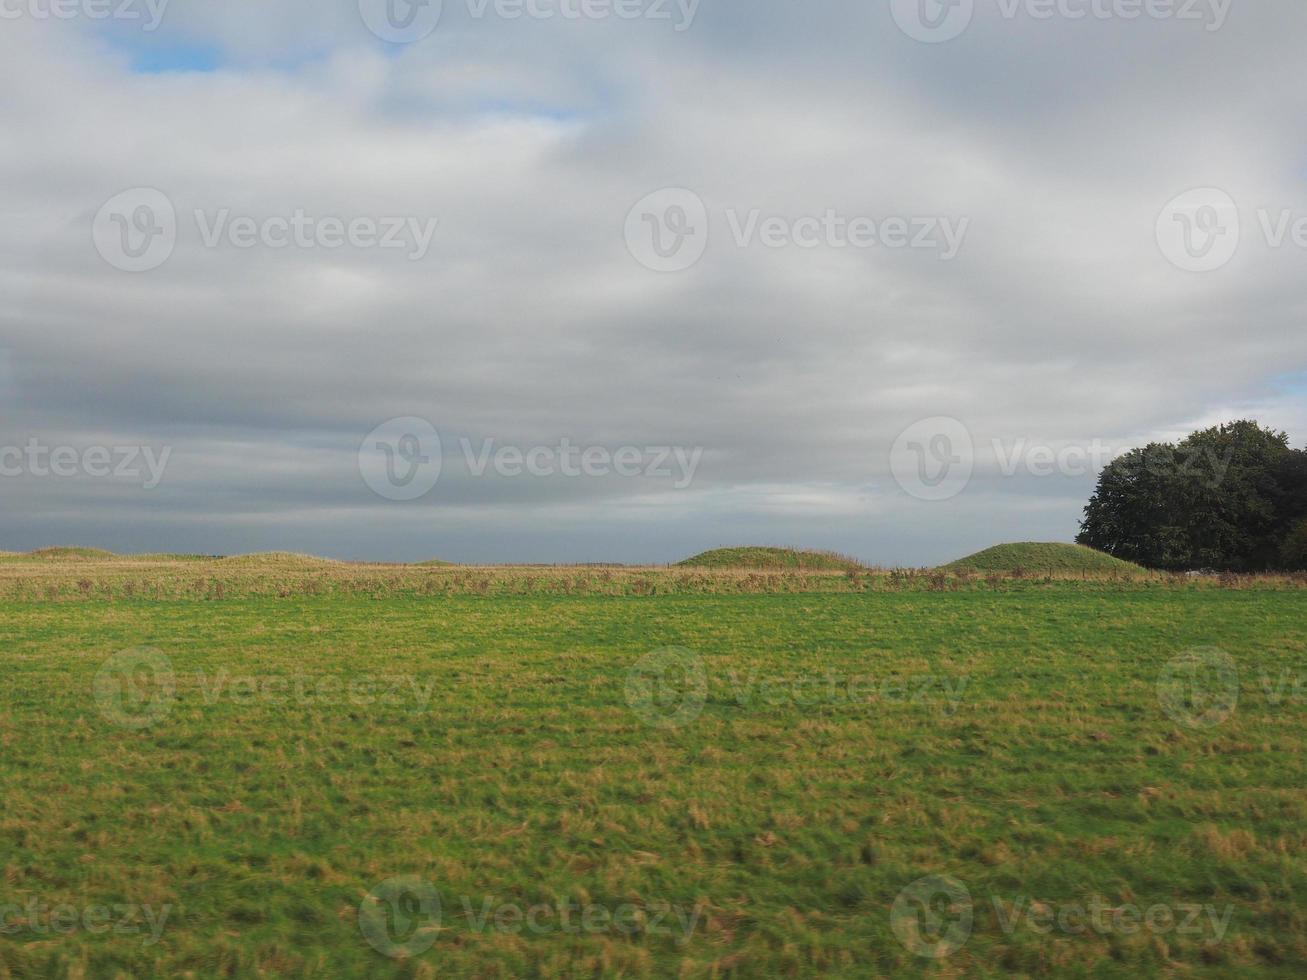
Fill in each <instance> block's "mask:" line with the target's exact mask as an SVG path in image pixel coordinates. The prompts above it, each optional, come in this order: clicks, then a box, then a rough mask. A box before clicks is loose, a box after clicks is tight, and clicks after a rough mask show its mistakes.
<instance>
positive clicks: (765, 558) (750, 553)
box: [677, 548, 863, 572]
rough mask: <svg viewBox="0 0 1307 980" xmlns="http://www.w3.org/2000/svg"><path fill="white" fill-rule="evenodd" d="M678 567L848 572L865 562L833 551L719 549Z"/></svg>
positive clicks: (684, 562)
mask: <svg viewBox="0 0 1307 980" xmlns="http://www.w3.org/2000/svg"><path fill="white" fill-rule="evenodd" d="M677 567H678V568H801V569H806V570H812V571H832V572H845V571H848V570H849V569H854V568H862V567H863V566H862V563H861V562H859V561H857V560H856V559H854V558H849V557H847V556H845V555H837V554H835V553H834V552H831V551H801V550H799V549H797V548H715V549H713V550H712V551H705V552H703V553H702V554H698V555H695V556H694V557H693V558H687V559H685V561H683V562H678V563H677Z"/></svg>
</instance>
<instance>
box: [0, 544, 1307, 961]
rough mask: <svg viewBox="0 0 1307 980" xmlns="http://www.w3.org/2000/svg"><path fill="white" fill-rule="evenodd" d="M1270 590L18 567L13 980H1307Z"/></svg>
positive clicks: (153, 565) (898, 579)
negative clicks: (834, 979) (452, 979)
mask: <svg viewBox="0 0 1307 980" xmlns="http://www.w3.org/2000/svg"><path fill="white" fill-rule="evenodd" d="M1305 613H1307V592H1305V591H1304V590H1303V582H1302V581H1299V580H1294V579H1288V578H1279V579H1276V578H1261V579H1253V578H1248V579H1235V578H1227V579H1210V580H1209V579H1184V578H1180V577H1175V576H1161V575H1149V574H1143V573H1131V574H1129V575H1125V574H1120V575H1117V574H1105V575H1100V576H1097V577H1091V576H1089V575H1088V574H1085V573H1081V574H1071V573H1067V574H1055V573H1051V572H1050V573H1046V574H1034V575H1032V574H1031V573H1029V572H1027V571H1024V570H1023V571H1021V572H1019V573H1006V574H1002V573H990V574H981V573H974V572H971V571H969V570H966V569H961V570H957V571H948V572H945V571H937V572H878V571H865V570H858V569H848V570H844V571H821V570H809V569H797V570H784V569H778V570H770V571H769V570H758V569H729V568H707V569H696V568H673V569H577V568H572V569H568V568H558V569H534V568H533V569H504V568H498V569H495V568H487V569H470V568H462V567H447V566H438V565H437V566H424V567H417V566H381V565H347V564H344V563H334V562H325V561H318V560H313V559H304V558H298V557H295V556H258V557H254V558H248V559H205V558H185V559H178V558H172V557H168V556H154V557H148V558H141V559H119V558H114V557H112V556H109V557H105V556H103V555H80V556H70V555H64V556H59V555H56V556H53V557H49V558H45V559H33V558H19V557H13V558H4V559H0V622H3V623H4V632H5V638H6V642H5V645H4V658H5V681H4V684H3V686H2V687H0V690H3V699H2V700H0V787H2V788H3V801H4V803H3V812H0V867H2V868H3V876H2V878H0V917H2V918H0V977H61V976H67V977H116V976H123V977H148V976H161V977H162V976H169V977H172V976H192V977H213V976H268V977H274V976H275V977H307V976H321V977H328V976H330V977H338V976H377V977H438V976H478V977H524V976H526V977H529V976H540V977H546V976H550V977H552V976H558V977H582V976H585V977H589V976H603V977H622V976H649V977H665V976H683V977H763V976H778V975H779V976H812V975H817V974H823V975H832V976H848V977H866V976H886V977H889V976H895V977H897V976H980V977H1007V976H1018V977H1019V976H1031V977H1068V976H1071V977H1076V976H1080V977H1130V978H1136V977H1151V976H1167V977H1185V976H1195V977H1197V976H1203V977H1218V976H1221V977H1236V976H1237V977H1247V976H1265V977H1297V976H1302V975H1303V973H1304V970H1307V789H1305V787H1307V779H1305V778H1304V776H1305V775H1307V773H1305V772H1304V761H1303V760H1304V756H1305V754H1307V753H1305V750H1307V725H1304V703H1303V684H1302V681H1303V676H1304V672H1307V614H1305Z"/></svg>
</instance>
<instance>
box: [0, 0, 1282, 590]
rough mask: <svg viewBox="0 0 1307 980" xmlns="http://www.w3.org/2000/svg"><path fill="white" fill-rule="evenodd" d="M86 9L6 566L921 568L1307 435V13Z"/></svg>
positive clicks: (62, 91)
mask: <svg viewBox="0 0 1307 980" xmlns="http://www.w3.org/2000/svg"><path fill="white" fill-rule="evenodd" d="M54 2H55V4H56V6H55V7H52V6H51V3H52V0H0V214H2V216H3V220H0V473H2V474H3V475H0V492H3V499H4V507H3V510H2V511H0V550H3V549H9V550H20V549H28V548H35V547H41V546H47V545H54V544H82V545H97V546H101V547H107V548H111V549H114V550H118V551H125V552H147V551H149V552H153V551H187V552H203V553H213V554H230V553H239V552H248V551H261V550H296V551H306V552H312V553H316V554H321V555H328V556H332V557H339V558H357V559H383V560H400V561H407V560H418V559H425V558H431V557H443V558H447V559H452V560H456V561H467V562H510V561H527V562H553V561H557V562H569V561H625V562H665V561H672V560H676V559H678V558H681V557H684V556H686V555H688V554H690V553H693V552H695V551H698V550H701V549H703V548H707V547H714V546H718V545H727V544H744V543H765V544H794V545H804V546H811V547H820V548H830V549H835V550H839V551H843V552H847V553H851V554H854V555H856V556H857V557H859V558H862V559H864V560H866V561H868V562H872V563H881V564H914V565H916V564H926V563H934V562H937V561H941V560H947V559H950V558H953V557H957V556H960V555H962V554H965V553H967V552H969V551H972V550H975V549H977V548H980V547H983V546H986V545H989V544H993V543H996V542H999V541H1003V540H1031V539H1034V540H1070V539H1071V538H1072V537H1073V536H1074V534H1075V531H1076V528H1077V525H1078V520H1079V517H1080V511H1081V508H1082V507H1083V505H1084V503H1085V500H1086V498H1087V496H1088V494H1089V493H1090V491H1091V490H1092V487H1093V482H1094V470H1095V466H1096V465H1098V464H1101V462H1102V461H1104V458H1105V457H1104V455H1103V454H1104V453H1111V452H1114V451H1120V450H1123V449H1125V448H1128V447H1130V446H1133V445H1138V444H1141V443H1143V442H1146V441H1148V440H1150V439H1153V438H1172V437H1175V436H1178V435H1181V434H1183V433H1185V432H1187V431H1189V430H1191V429H1193V428H1195V427H1197V426H1199V425H1203V424H1212V423H1215V422H1218V421H1224V420H1228V419H1231V418H1238V417H1255V418H1258V419H1260V420H1261V421H1262V422H1263V423H1265V424H1268V425H1272V426H1274V427H1276V428H1277V429H1284V430H1287V431H1288V432H1289V434H1290V436H1291V438H1292V441H1293V443H1294V445H1296V446H1302V445H1304V444H1307V403H1305V401H1304V395H1305V394H1307V329H1304V312H1307V311H1305V309H1304V308H1305V307H1307V289H1305V288H1304V285H1303V283H1304V282H1307V277H1305V276H1304V272H1305V271H1307V222H1303V223H1302V224H1299V223H1298V222H1300V221H1302V219H1307V185H1305V182H1304V178H1305V177H1307V136H1304V130H1303V127H1302V125H1301V122H1302V120H1303V119H1304V117H1305V115H1307V113H1305V110H1307V84H1304V82H1305V81H1307V78H1305V77H1304V76H1307V67H1305V65H1307V62H1304V60H1303V58H1302V56H1301V50H1300V49H1301V46H1302V41H1303V39H1304V38H1305V37H1307V8H1305V7H1304V5H1303V4H1302V3H1301V2H1298V0H1196V2H1193V0H1175V3H1167V2H1165V0H1148V2H1147V3H1145V2H1144V0H1058V2H1057V3H1052V2H1049V0H974V2H972V0H955V3H954V4H953V5H942V4H941V3H939V0H902V2H900V0H892V2H891V0H822V2H820V3H816V2H813V3H801V2H794V0H702V2H701V3H698V4H695V3H693V2H692V0H679V2H678V0H668V2H665V3H664V2H663V0H586V2H585V3H584V4H582V3H581V0H531V2H526V0H498V2H496V0H444V2H443V5H440V4H438V3H433V4H429V5H427V6H418V7H412V6H410V5H409V4H408V3H407V0H375V2H374V0H361V2H360V0H225V2H224V3H221V4H218V3H212V2H201V0H171V2H170V3H163V2H162V0H151V2H149V3H147V2H146V0H111V2H110V0H54ZM56 14H58V16H56ZM106 14H108V15H110V16H106ZM437 15H438V18H437Z"/></svg>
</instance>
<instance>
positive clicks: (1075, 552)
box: [944, 541, 1144, 574]
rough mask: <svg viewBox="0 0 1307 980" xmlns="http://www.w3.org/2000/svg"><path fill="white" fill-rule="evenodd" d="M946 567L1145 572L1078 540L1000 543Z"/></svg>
mask: <svg viewBox="0 0 1307 980" xmlns="http://www.w3.org/2000/svg"><path fill="white" fill-rule="evenodd" d="M944 567H945V568H946V569H949V570H953V571H956V570H959V569H969V570H971V571H977V572H1012V571H1016V570H1018V569H1020V570H1023V571H1026V572H1032V573H1040V572H1071V573H1074V572H1088V573H1092V574H1102V573H1118V574H1133V573H1139V574H1142V573H1143V572H1144V570H1143V569H1142V568H1140V567H1139V566H1138V565H1134V564H1131V563H1130V562H1128V561H1122V560H1121V559H1120V558H1113V557H1112V556H1111V555H1105V554H1103V552H1101V551H1095V550H1094V549H1093V548H1086V547H1085V546H1084V545H1079V544H1061V543H1057V542H1052V543H1040V542H1033V541H1032V542H1024V543H1021V544H1000V545H995V546H994V547H992V548H986V549H985V550H984V551H979V552H977V553H976V554H974V555H969V556H968V557H966V558H960V559H958V560H957V561H955V562H953V563H952V564H949V565H945V566H944Z"/></svg>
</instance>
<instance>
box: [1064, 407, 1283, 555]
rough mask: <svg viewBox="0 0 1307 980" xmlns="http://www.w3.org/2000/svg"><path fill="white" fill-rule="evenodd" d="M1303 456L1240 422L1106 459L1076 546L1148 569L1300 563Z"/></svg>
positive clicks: (1275, 435) (1274, 435) (1276, 436)
mask: <svg viewBox="0 0 1307 980" xmlns="http://www.w3.org/2000/svg"><path fill="white" fill-rule="evenodd" d="M1304 521H1307V452H1305V451H1303V450H1296V449H1293V448H1291V447H1290V446H1289V437H1288V435H1286V434H1285V433H1283V432H1275V431H1274V430H1271V429H1266V428H1263V427H1262V426H1261V425H1259V424H1258V423H1257V422H1254V421H1249V420H1242V421H1238V422H1230V423H1227V424H1226V425H1220V426H1215V427H1213V428H1210V429H1204V430H1202V431H1201V432H1195V433H1194V434H1193V435H1191V436H1189V437H1188V438H1187V439H1185V440H1183V441H1182V442H1180V443H1179V444H1178V445H1173V444H1171V443H1150V444H1149V445H1147V446H1144V447H1142V448H1140V449H1135V450H1132V451H1130V452H1129V453H1126V454H1125V455H1123V456H1120V457H1118V458H1117V459H1115V460H1113V461H1112V462H1111V463H1109V464H1108V466H1107V467H1106V468H1105V469H1104V470H1103V472H1102V473H1101V474H1100V475H1099V478H1098V486H1097V488H1096V489H1095V491H1094V495H1093V497H1091V498H1090V500H1089V503H1088V505H1087V506H1086V507H1085V516H1084V520H1083V521H1082V522H1081V525H1080V534H1079V536H1078V537H1077V538H1076V540H1077V542H1079V543H1080V544H1085V545H1089V546H1090V547H1092V548H1097V549H1098V550H1100V551H1104V552H1106V553H1107V554H1109V555H1113V556H1114V557H1117V558H1122V559H1125V560H1126V561H1132V562H1137V563H1138V564H1140V565H1144V566H1146V567H1148V568H1159V569H1172V570H1184V569H1199V568H1211V569H1215V570H1218V571H1240V572H1252V571H1267V570H1274V569H1282V568H1302V567H1304V566H1305V565H1307V525H1304Z"/></svg>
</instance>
